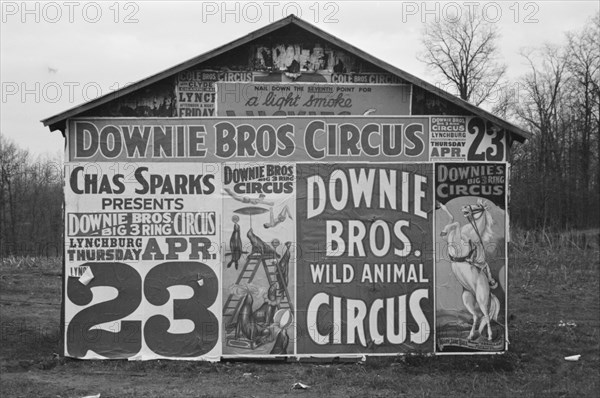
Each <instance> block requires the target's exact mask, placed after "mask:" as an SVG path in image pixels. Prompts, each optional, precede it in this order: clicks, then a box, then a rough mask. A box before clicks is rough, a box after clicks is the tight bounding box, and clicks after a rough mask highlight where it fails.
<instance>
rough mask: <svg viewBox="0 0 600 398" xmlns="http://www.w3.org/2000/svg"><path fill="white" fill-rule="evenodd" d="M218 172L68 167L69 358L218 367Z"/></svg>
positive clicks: (201, 166) (166, 166)
mask: <svg viewBox="0 0 600 398" xmlns="http://www.w3.org/2000/svg"><path fill="white" fill-rule="evenodd" d="M218 167H219V166H218V165H217V164H207V163H194V164H190V163H186V164H182V163H140V164H134V163H68V164H67V174H66V177H67V180H66V187H65V190H66V208H65V226H66V230H65V254H66V264H67V267H66V268H67V269H66V271H67V273H66V275H67V278H66V279H67V280H66V282H65V291H66V300H65V323H66V331H65V342H66V348H65V353H66V355H68V356H71V357H76V358H86V359H87V358H134V359H155V358H185V359H192V360H210V361H217V360H219V358H220V355H221V341H220V333H219V330H220V326H219V319H220V313H221V291H220V281H219V275H220V274H221V259H220V253H219V250H218V247H219V246H218V245H219V241H220V225H219V220H220V219H221V201H220V198H219V195H220V191H221V182H220V171H219V168H218ZM182 170H185V172H182Z"/></svg>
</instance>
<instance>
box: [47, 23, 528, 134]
mask: <svg viewBox="0 0 600 398" xmlns="http://www.w3.org/2000/svg"><path fill="white" fill-rule="evenodd" d="M288 25H296V26H298V27H300V28H301V29H304V30H306V31H308V32H310V33H312V34H314V35H315V36H318V37H319V38H321V39H323V40H324V41H327V42H330V43H332V44H334V45H336V46H338V47H340V48H341V49H343V50H346V51H347V52H349V53H351V54H353V55H355V56H357V57H359V58H362V59H364V60H366V61H368V62H370V63H372V64H374V65H376V66H378V67H380V68H381V69H383V70H385V71H387V72H389V73H391V74H393V75H396V76H398V77H400V78H402V79H404V80H406V81H407V82H409V83H411V84H414V85H415V86H417V87H420V88H422V89H424V90H426V91H429V92H431V93H434V94H436V95H438V96H439V97H441V98H443V99H445V100H447V101H449V102H451V103H453V104H455V105H457V106H459V107H461V108H464V109H466V110H467V111H469V112H471V113H473V114H474V115H477V116H480V117H481V118H483V119H487V120H489V121H491V122H492V123H494V124H496V125H498V126H500V127H502V128H504V129H506V130H508V131H510V132H512V133H513V134H514V138H515V139H516V140H517V141H519V142H524V141H525V140H526V139H528V138H530V137H531V133H529V132H528V131H526V130H523V129H521V128H520V127H517V126H515V125H513V124H512V123H509V122H507V121H505V120H504V119H501V118H499V117H498V116H496V115H494V114H492V113H490V112H488V111H486V110H484V109H481V108H479V107H477V106H475V105H473V104H470V103H468V102H467V101H464V100H462V99H460V98H458V97H456V96H454V95H452V94H450V93H448V92H446V91H444V90H441V89H440V88H439V87H436V86H435V85H433V84H431V83H428V82H426V81H424V80H422V79H420V78H418V77H416V76H413V75H411V74H410V73H407V72H405V71H403V70H401V69H398V68H397V67H395V66H393V65H390V64H388V63H387V62H384V61H382V60H380V59H378V58H375V57H374V56H372V55H370V54H368V53H366V52H365V51H363V50H361V49H359V48H356V47H354V46H353V45H351V44H349V43H347V42H345V41H343V40H341V39H339V38H337V37H335V36H333V35H331V34H329V33H327V32H325V31H323V30H321V29H319V28H317V27H316V26H314V25H311V24H309V23H308V22H306V21H304V20H302V19H299V18H298V17H296V16H295V15H293V14H292V15H290V16H288V17H286V18H283V19H280V20H279V21H276V22H273V23H272V24H270V25H267V26H265V27H263V28H260V29H258V30H255V31H254V32H251V33H249V34H248V35H246V36H243V37H241V38H239V39H237V40H234V41H232V42H229V43H227V44H225V45H223V46H221V47H218V48H216V49H214V50H212V51H208V52H206V53H204V54H201V55H199V56H197V57H194V58H192V59H189V60H187V61H185V62H182V63H180V64H178V65H175V66H173V67H171V68H169V69H166V70H164V71H162V72H159V73H157V74H155V75H152V76H150V77H147V78H145V79H142V80H140V81H138V82H136V83H133V84H130V85H128V86H125V87H123V88H121V89H120V90H117V91H114V92H111V93H108V94H105V95H103V96H101V97H98V98H96V99H94V100H91V101H88V102H86V103H84V104H81V105H78V106H75V107H73V108H70V109H68V110H66V111H64V112H61V113H59V114H57V115H54V116H51V117H48V118H46V119H43V120H41V122H42V123H44V126H48V127H49V128H50V131H54V130H61V131H63V132H64V129H65V126H66V120H67V119H69V118H73V117H76V116H79V115H81V114H82V113H84V112H86V111H88V110H90V109H93V108H95V107H97V106H100V105H103V104H105V103H107V102H110V101H112V100H115V99H117V98H120V97H122V96H124V95H127V94H129V93H132V92H134V91H137V90H139V89H142V88H144V87H147V86H149V85H151V84H153V83H156V82H158V81H160V80H163V79H165V78H168V77H171V76H173V75H176V74H177V73H179V72H181V71H184V70H186V69H189V68H191V67H193V66H195V65H197V64H200V63H203V62H205V61H207V60H210V59H212V58H214V57H217V56H219V55H221V54H223V53H226V52H228V51H230V50H232V49H234V48H237V47H240V46H242V45H244V44H247V43H249V42H251V41H253V40H255V39H257V38H259V37H261V36H265V35H267V34H269V33H272V32H274V31H276V30H278V29H281V28H283V27H285V26H288Z"/></svg>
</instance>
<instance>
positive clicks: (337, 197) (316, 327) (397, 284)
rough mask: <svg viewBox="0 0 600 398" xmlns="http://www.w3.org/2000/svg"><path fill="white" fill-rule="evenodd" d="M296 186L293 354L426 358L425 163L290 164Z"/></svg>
mask: <svg viewBox="0 0 600 398" xmlns="http://www.w3.org/2000/svg"><path fill="white" fill-rule="evenodd" d="M297 190H298V193H297V197H298V203H297V205H298V210H297V214H298V224H297V230H298V232H297V236H298V260H297V261H298V274H297V278H298V286H297V293H298V330H297V339H298V343H297V354H298V355H299V356H302V355H321V356H323V355H324V356H327V355H330V356H333V355H335V356H339V355H344V354H348V355H356V354H371V355H377V354H394V353H406V352H432V351H433V248H432V216H433V214H432V213H433V212H432V201H433V192H432V190H433V180H432V166H431V165H429V164H373V163H348V164H337V165H335V164H318V163H317V164H299V165H298V186H297Z"/></svg>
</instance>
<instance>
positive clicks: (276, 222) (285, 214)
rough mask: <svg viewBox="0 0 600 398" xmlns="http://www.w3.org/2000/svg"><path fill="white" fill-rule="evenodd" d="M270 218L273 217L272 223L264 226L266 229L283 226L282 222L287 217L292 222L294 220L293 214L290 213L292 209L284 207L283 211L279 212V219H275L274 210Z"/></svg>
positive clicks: (271, 210)
mask: <svg viewBox="0 0 600 398" xmlns="http://www.w3.org/2000/svg"><path fill="white" fill-rule="evenodd" d="M270 216H271V221H269V222H266V223H264V224H263V226H264V227H265V228H273V227H275V226H277V225H279V224H281V223H282V222H284V221H285V220H286V218H287V217H289V218H290V220H293V218H292V213H291V212H290V209H289V208H288V207H287V206H283V209H282V210H281V211H280V212H279V215H278V216H277V218H275V217H273V209H272V208H271V209H270Z"/></svg>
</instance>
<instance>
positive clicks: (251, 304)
mask: <svg viewBox="0 0 600 398" xmlns="http://www.w3.org/2000/svg"><path fill="white" fill-rule="evenodd" d="M295 179H296V172H295V165H294V164H291V163H243V164H242V163H226V164H224V166H223V193H222V194H223V247H224V250H223V251H224V255H223V260H222V263H223V281H222V290H223V312H222V314H223V316H222V320H223V322H222V324H223V326H222V327H223V330H222V336H223V354H224V356H235V357H240V356H250V357H264V356H273V355H277V356H282V355H293V354H294V351H295V347H294V335H295V330H294V327H295V317H296V313H295V297H294V296H295V285H296V281H295V275H296V269H295V268H296V267H295V242H296V236H295V234H296V221H295V218H296V217H295V215H296V196H295V184H296V182H295Z"/></svg>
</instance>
